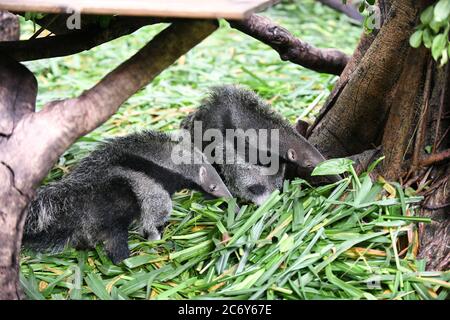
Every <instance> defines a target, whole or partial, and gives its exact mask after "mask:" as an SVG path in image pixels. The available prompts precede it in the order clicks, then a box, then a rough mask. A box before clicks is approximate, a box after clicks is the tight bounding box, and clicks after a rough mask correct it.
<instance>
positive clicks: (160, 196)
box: [23, 131, 230, 263]
mask: <svg viewBox="0 0 450 320" xmlns="http://www.w3.org/2000/svg"><path fill="white" fill-rule="evenodd" d="M179 145H180V144H179V143H178V142H177V141H172V137H171V136H169V135H167V134H163V133H155V132H150V131H148V132H144V133H139V134H132V135H129V136H126V137H120V138H116V139H112V140H110V141H108V142H107V143H105V144H103V145H102V146H101V147H100V148H98V149H97V150H95V151H93V152H92V153H91V154H90V155H89V156H88V157H86V158H84V159H83V160H82V161H80V163H79V165H78V166H77V167H76V168H75V169H74V170H73V171H72V172H71V173H69V174H68V175H67V176H65V177H64V178H62V179H61V180H60V181H55V182H52V183H50V184H48V185H47V186H43V187H41V188H40V189H39V190H38V192H37V196H36V198H35V199H34V200H33V201H32V202H31V204H30V205H29V210H28V216H27V219H26V223H25V232H24V237H23V244H24V246H25V247H26V248H30V249H32V250H36V251H48V250H50V251H53V252H55V251H60V250H62V249H63V248H64V247H65V246H66V245H67V244H68V245H70V246H73V247H75V248H78V249H88V248H93V247H94V246H95V245H96V244H98V243H104V244H105V249H106V252H107V253H108V255H109V257H110V258H111V260H112V261H113V262H114V263H118V262H120V261H122V260H123V259H125V258H127V257H128V256H129V249H128V244H127V238H128V228H129V226H130V224H131V223H132V222H133V221H138V222H139V223H140V225H141V232H142V234H143V235H145V236H147V237H148V238H149V239H158V238H159V237H160V235H161V231H162V230H163V229H164V226H165V224H166V222H167V219H168V216H169V214H170V212H171V210H172V203H171V198H170V197H171V195H172V194H173V193H174V192H176V191H178V190H181V189H185V188H193V189H198V190H203V191H206V192H209V193H211V194H212V195H214V196H230V193H229V191H228V189H227V188H226V187H225V185H224V183H223V181H222V180H221V179H220V177H219V175H218V174H217V172H216V171H215V170H214V169H213V168H212V166H211V165H209V164H208V163H202V164H174V163H173V162H172V160H171V154H172V150H173V148H174V146H179ZM183 148H184V149H186V150H189V151H192V149H191V148H190V146H183ZM194 156H195V157H197V158H202V154H201V153H200V152H199V151H198V150H196V151H195V152H194ZM200 168H202V170H203V171H201V170H200ZM200 171H201V172H203V173H204V174H203V176H202V177H201V176H200ZM212 185H214V186H216V188H215V191H214V192H210V189H209V188H210V187H211V186H212Z"/></svg>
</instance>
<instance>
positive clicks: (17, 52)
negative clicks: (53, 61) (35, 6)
mask: <svg viewBox="0 0 450 320" xmlns="http://www.w3.org/2000/svg"><path fill="white" fill-rule="evenodd" d="M159 22H161V20H159V19H152V18H145V19H144V18H136V17H135V18H134V19H130V18H129V17H119V18H117V19H116V20H114V21H113V22H111V24H110V26H109V27H108V28H101V27H100V26H97V25H90V26H89V27H86V28H85V29H82V30H76V31H73V32H70V33H67V34H63V35H57V36H53V37H46V38H38V39H32V40H23V41H9V42H2V43H0V52H3V53H5V54H8V55H9V56H11V57H13V58H14V59H15V60H17V61H29V60H38V59H46V58H53V57H61V56H67V55H71V54H75V53H79V52H82V51H84V50H89V49H92V48H93V47H96V46H98V45H100V44H102V43H105V42H108V41H111V40H113V39H116V38H119V37H121V36H124V35H127V34H130V33H132V32H134V31H136V30H137V29H139V28H141V27H143V26H145V25H149V24H153V23H159Z"/></svg>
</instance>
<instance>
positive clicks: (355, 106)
mask: <svg viewBox="0 0 450 320" xmlns="http://www.w3.org/2000/svg"><path fill="white" fill-rule="evenodd" d="M430 3H431V2H430V1H412V0H397V1H387V0H384V1H379V5H380V9H381V12H382V17H381V19H382V21H383V25H382V28H381V29H380V30H379V32H376V33H373V34H371V35H363V36H362V38H361V40H360V43H359V45H358V48H357V50H356V51H355V53H354V55H353V57H352V59H351V60H350V62H349V63H348V64H347V66H346V68H345V69H344V71H343V72H342V75H341V77H340V79H339V81H338V82H337V84H336V86H335V88H334V89H333V91H332V93H331V95H330V96H329V97H328V99H327V101H326V103H325V105H324V107H323V108H322V111H321V113H320V114H319V116H318V118H317V120H316V122H315V123H314V125H312V126H311V127H310V128H309V129H308V132H307V136H308V137H309V141H310V142H312V143H313V144H315V145H316V146H317V148H318V149H319V150H321V151H322V152H323V153H324V154H325V155H326V156H328V157H351V158H352V159H356V160H357V164H358V165H359V166H367V164H368V163H367V161H360V160H361V159H371V160H370V161H373V160H374V159H373V155H374V154H375V155H376V154H377V153H373V152H372V149H374V148H375V147H376V148H378V149H380V150H381V151H382V153H383V154H384V156H385V160H384V161H383V165H382V167H381V169H379V170H378V173H380V174H381V175H383V176H384V177H385V178H387V179H389V180H400V181H401V182H403V183H404V184H405V185H406V186H411V187H413V188H415V189H417V190H419V191H420V192H421V194H422V195H423V196H424V201H423V207H422V209H421V211H420V214H421V215H423V216H427V217H431V218H432V221H433V222H432V223H431V224H422V223H421V224H420V226H419V235H420V247H419V254H418V258H426V259H427V268H428V269H429V270H446V269H448V268H449V266H450V238H449V235H450V218H449V216H448V213H446V212H448V208H449V207H450V195H449V188H448V182H449V177H450V175H449V174H450V165H449V163H450V151H449V150H450V149H449V148H450V138H449V131H450V129H449V128H450V118H449V115H450V92H449V91H450V90H449V89H448V88H450V77H449V71H450V67H449V66H448V65H447V66H446V67H444V68H439V67H437V65H436V63H434V62H432V59H431V56H430V52H429V50H427V49H425V48H420V49H413V48H411V47H410V46H409V43H408V40H409V36H410V35H411V34H412V32H414V28H415V26H416V22H417V21H418V17H419V14H420V13H421V12H422V10H423V9H424V8H425V7H426V6H427V5H429V4H430ZM427 147H428V148H430V149H431V154H426V153H425V149H426V148H427ZM367 155H369V156H367ZM370 161H369V162H370ZM359 169H360V170H361V168H359ZM425 185H428V188H425V187H424V186H425Z"/></svg>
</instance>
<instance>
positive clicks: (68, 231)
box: [22, 182, 74, 253]
mask: <svg viewBox="0 0 450 320" xmlns="http://www.w3.org/2000/svg"><path fill="white" fill-rule="evenodd" d="M67 189H68V186H66V185H65V184H64V183H61V182H55V183H52V184H49V185H47V186H44V187H41V188H40V189H38V192H37V195H36V197H35V199H34V200H33V201H32V202H30V204H29V206H28V213H27V217H26V221H25V227H24V234H23V240H22V243H23V245H24V247H25V248H27V249H31V250H33V251H38V252H52V253H55V252H60V251H62V250H63V249H64V247H65V246H66V244H67V243H68V242H69V241H70V238H71V237H72V235H73V231H74V226H73V225H71V224H70V223H68V221H67V219H66V218H67V214H66V212H67V210H68V209H69V208H68V202H69V200H68V199H67V198H66V197H67V195H68V194H69V192H67V191H68V190H67Z"/></svg>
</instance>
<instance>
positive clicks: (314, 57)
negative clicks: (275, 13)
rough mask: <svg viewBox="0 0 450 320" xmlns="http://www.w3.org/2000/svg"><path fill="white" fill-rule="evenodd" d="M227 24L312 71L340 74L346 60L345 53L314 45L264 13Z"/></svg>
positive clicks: (282, 56) (283, 57)
mask: <svg viewBox="0 0 450 320" xmlns="http://www.w3.org/2000/svg"><path fill="white" fill-rule="evenodd" d="M229 23H230V25H231V26H232V27H233V28H235V29H238V30H239V31H242V32H244V33H246V34H248V35H249V36H251V37H253V38H255V39H257V40H259V41H261V42H263V43H265V44H267V45H269V46H270V47H272V48H273V49H274V50H275V51H277V52H278V53H279V54H280V57H281V59H282V60H288V61H291V62H293V63H296V64H299V65H301V66H303V67H305V68H308V69H311V70H314V71H318V72H324V73H330V74H336V75H339V74H341V72H342V70H343V69H344V68H345V66H346V64H347V62H348V61H349V56H347V55H346V54H345V53H343V52H341V51H339V50H336V49H318V48H315V47H313V46H312V45H310V44H308V43H306V42H303V41H301V40H300V39H297V38H295V37H294V36H293V35H292V34H291V33H290V32H289V31H288V30H286V29H285V28H283V27H281V26H278V25H276V24H275V23H274V22H273V21H271V20H270V19H268V18H266V17H263V16H258V15H256V14H252V15H251V16H249V17H248V18H247V19H245V20H242V21H229Z"/></svg>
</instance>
